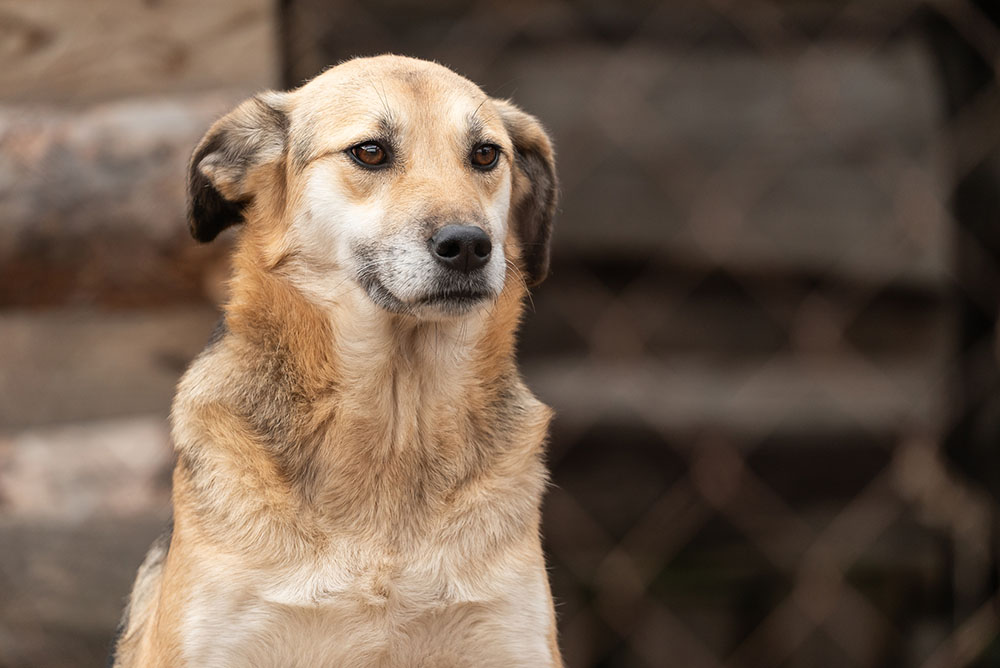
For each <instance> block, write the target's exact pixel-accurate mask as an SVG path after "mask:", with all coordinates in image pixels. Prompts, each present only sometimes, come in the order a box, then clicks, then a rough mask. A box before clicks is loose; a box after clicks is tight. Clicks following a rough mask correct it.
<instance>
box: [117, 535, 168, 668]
mask: <svg viewBox="0 0 1000 668" xmlns="http://www.w3.org/2000/svg"><path fill="white" fill-rule="evenodd" d="M173 535H174V521H173V520H170V522H169V523H168V524H167V528H166V529H164V530H163V533H161V534H160V535H159V536H157V537H156V540H154V541H153V544H152V545H151V546H150V548H149V550H148V551H147V552H146V557H145V558H144V565H147V566H150V567H154V566H159V565H161V564H162V563H163V562H164V560H165V559H166V558H167V553H168V552H170V540H171V538H173ZM154 553H155V555H156V557H155V559H154V560H153V561H151V562H149V564H145V559H148V558H149V555H151V554H154ZM129 598H130V599H131V593H130V594H129ZM130 608H131V606H130V604H129V603H126V604H125V610H123V611H122V617H121V619H120V620H119V622H118V626H117V627H115V634H114V636H113V637H112V638H111V651H110V652H109V653H108V661H107V664H106V666H107V668H114V665H115V661H116V660H117V659H118V645H119V643H121V640H122V637H123V636H124V635H125V631H126V630H128V623H129V613H130V612H131V609H130Z"/></svg>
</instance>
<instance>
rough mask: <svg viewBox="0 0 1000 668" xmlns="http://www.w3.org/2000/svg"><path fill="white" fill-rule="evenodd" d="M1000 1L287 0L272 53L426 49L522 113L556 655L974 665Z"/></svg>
mask: <svg viewBox="0 0 1000 668" xmlns="http://www.w3.org/2000/svg"><path fill="white" fill-rule="evenodd" d="M998 19H1000V10H997V9H996V8H995V7H994V6H993V5H992V4H989V3H987V2H982V3H976V2H972V1H971V0H969V1H966V0H955V1H949V0H943V1H941V2H915V1H911V0H895V1H887V2H870V1H869V2H864V1H862V2H834V1H818V2H804V1H803V2H795V1H787V2H732V1H730V2H727V1H724V0H712V1H708V2H699V3H683V2H682V3H677V2H665V1H663V0H660V1H659V2H657V1H644V2H626V3H615V4H611V3H592V2H582V1H576V0H567V1H565V2H553V1H545V2H540V3H521V2H514V3H500V2H490V1H484V2H476V3H471V4H466V3H452V2H444V1H439V2H432V3H429V4H424V5H420V6H419V7H418V6H416V5H410V4H404V3H398V2H391V1H388V0H380V1H378V2H364V3H361V2H336V3H325V2H318V1H317V0H289V1H288V2H286V3H284V4H283V6H282V32H283V35H282V41H283V45H284V61H285V62H284V74H285V79H286V83H287V84H289V85H294V84H296V83H298V82H300V81H302V80H304V79H306V78H308V77H310V76H312V75H313V74H315V73H316V72H318V71H320V70H321V69H322V68H323V67H325V66H326V65H328V64H330V63H335V62H337V61H338V60H341V59H344V58H347V57H350V56H353V55H370V54H374V53H379V52H384V51H394V52H400V53H406V54H410V55H415V56H419V57H424V58H432V59H436V60H439V61H440V62H443V63H444V64H446V65H449V66H451V67H452V68H454V69H456V70H457V71H459V72H460V73H462V74H465V75H466V76H468V77H470V78H471V79H473V80H475V81H477V82H479V83H481V84H483V86H484V89H485V90H486V91H487V92H488V93H489V94H491V95H494V96H500V97H512V98H513V99H514V100H515V101H516V102H517V103H519V104H520V105H522V106H523V107H524V108H526V109H527V110H529V111H531V112H532V113H535V114H537V115H538V116H539V117H540V118H541V119H542V120H543V121H544V122H545V123H546V124H547V126H548V127H549V129H550V130H551V131H552V134H553V135H554V138H555V140H556V144H557V148H558V152H559V165H560V173H561V177H562V208H561V212H560V216H559V219H558V221H557V235H556V238H557V240H556V248H555V259H554V262H553V267H554V269H553V275H552V277H551V279H550V280H549V281H548V282H547V283H546V284H545V285H544V286H542V288H540V289H539V290H538V292H537V294H535V295H534V298H533V304H532V306H533V309H532V312H531V313H530V315H529V317H528V320H527V323H526V327H525V332H524V334H523V339H522V345H521V348H522V364H523V366H524V370H525V374H526V376H527V377H528V380H529V384H530V385H531V386H532V387H533V388H534V389H535V390H536V391H537V392H538V394H539V395H540V396H541V397H542V398H543V399H544V400H545V401H547V402H548V403H550V404H551V405H553V406H554V407H555V408H556V410H557V416H558V417H557V419H556V422H555V425H554V432H553V435H552V442H551V455H550V465H551V468H552V471H553V487H552V489H551V491H550V493H549V495H548V497H547V502H546V508H545V527H544V531H545V537H546V541H547V543H546V546H547V550H548V553H549V556H550V562H551V567H552V579H553V585H554V590H555V594H556V597H557V599H558V601H559V609H558V610H559V621H560V628H561V641H562V645H563V647H564V651H565V654H566V657H567V662H568V664H569V665H570V666H580V667H582V666H595V667H596V666H602V667H611V666H615V667H618V666H649V667H666V666H684V667H685V668H720V667H722V666H731V667H747V668H764V667H769V666H775V667H777V666H787V667H793V666H803V667H805V666H809V667H811V668H815V667H826V666H829V667H831V668H833V667H836V668H841V667H846V666H858V667H862V666H865V667H868V666H871V667H874V666H892V667H910V666H912V667H921V668H938V667H940V668H943V667H945V666H949V667H950V666H982V667H986V666H995V665H1000V640H998V618H997V616H998V608H997V586H998V578H997V568H996V567H997V550H996V525H997V510H998V506H997V496H996V495H997V493H998V491H1000V484H998V483H1000V468H998V464H1000V461H998V460H1000V454H998V451H997V447H996V446H997V445H998V443H1000V441H998V437H1000V410H998V409H1000V403H998V398H1000V383H998V373H997V355H998V340H997V332H996V327H995V325H996V316H997V307H998V305H1000V265H998V260H1000V257H998V251H1000V227H998V225H997V222H998V220H1000V217H998V214H1000V156H998V145H1000V90H998V88H997V77H996V68H997V66H998V64H1000V29H998V22H997V21H998Z"/></svg>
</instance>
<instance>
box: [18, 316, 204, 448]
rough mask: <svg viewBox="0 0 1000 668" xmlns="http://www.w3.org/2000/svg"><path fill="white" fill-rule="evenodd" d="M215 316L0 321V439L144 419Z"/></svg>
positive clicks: (164, 406)
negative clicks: (28, 431) (68, 425)
mask: <svg viewBox="0 0 1000 668" xmlns="http://www.w3.org/2000/svg"><path fill="white" fill-rule="evenodd" d="M217 318H218V316H217V314H216V312H215V310H214V309H212V308H210V307H206V306H201V307H187V308H173V309H159V310H155V311H149V310H140V311H118V312H110V313H102V312H99V311H91V310H84V309H74V310H63V311H53V312H26V311H13V312H11V311H7V312H5V313H2V314H0V341H3V350H2V351H0V359H2V362H0V367H2V368H3V373H0V432H11V431H13V430H16V429H20V428H23V427H25V426H28V425H40V424H50V423H65V422H73V421H79V420H91V419H98V418H110V417H116V416H128V415H135V414H144V413H157V414H160V415H163V416H165V415H166V414H167V411H168V410H169V409H170V402H171V400H172V397H173V393H174V385H175V384H176V382H177V379H178V377H179V376H180V374H181V373H182V372H183V371H184V369H185V367H186V366H187V364H188V363H189V361H190V360H191V359H192V358H193V357H194V356H195V355H196V354H197V353H198V352H199V351H200V350H201V349H202V348H203V347H204V346H205V344H206V342H207V341H208V337H209V334H210V332H211V331H212V328H213V327H214V324H215V322H216V320H217Z"/></svg>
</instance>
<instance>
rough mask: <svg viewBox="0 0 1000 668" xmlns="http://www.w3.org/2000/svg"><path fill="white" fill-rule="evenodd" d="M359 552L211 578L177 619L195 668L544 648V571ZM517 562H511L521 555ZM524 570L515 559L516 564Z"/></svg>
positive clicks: (530, 654) (505, 654)
mask: <svg viewBox="0 0 1000 668" xmlns="http://www.w3.org/2000/svg"><path fill="white" fill-rule="evenodd" d="M365 552H366V551H365V550H363V549H358V548H356V547H355V548H353V549H350V550H337V551H335V552H334V553H333V554H331V557H333V558H332V559H329V560H327V559H324V560H323V561H321V562H317V563H312V564H308V565H307V564H300V565H298V566H297V567H294V568H290V569H289V568H286V569H283V570H280V571H279V570H276V569H275V570H270V571H260V570H258V571H256V572H250V571H248V572H245V573H244V574H243V576H242V577H240V578H238V579H237V580H236V581H235V586H234V580H233V579H232V578H231V576H230V577H225V576H224V575H222V574H220V577H219V578H218V579H217V580H215V578H212V580H215V581H214V582H210V581H207V582H205V583H203V586H201V587H200V588H199V589H198V591H197V594H196V595H195V597H194V599H193V600H192V601H191V606H190V608H189V611H188V614H187V615H186V619H185V624H184V626H185V634H184V635H185V638H186V641H185V645H186V647H185V654H186V655H187V658H188V660H189V662H190V663H191V665H199V666H206V667H211V666H233V665H253V666H261V667H266V666H275V667H277V666H281V667H283V668H286V667H287V668H293V667H295V666H302V667H303V668H304V667H306V666H309V667H315V666H341V665H344V666H346V665H350V666H358V667H364V666H370V667H372V668H375V667H382V666H386V667H388V666H399V667H405V666H414V667H416V666H440V667H442V668H444V667H447V666H456V667H457V666H469V665H476V666H492V665H496V666H505V667H508V666H512V665H514V666H519V665H524V666H529V665H530V666H538V665H546V663H547V656H548V647H547V644H546V641H545V635H544V633H543V629H544V628H545V627H546V623H547V607H546V604H547V601H546V595H547V592H546V588H545V584H544V580H543V579H542V578H543V577H544V575H543V574H542V573H540V572H539V570H538V569H536V568H527V567H519V566H518V565H517V563H518V561H521V560H516V559H512V560H510V561H506V560H501V563H498V564H496V566H495V567H494V568H490V569H486V570H482V569H480V570H481V572H480V573H479V574H478V575H477V576H476V577H470V576H468V574H466V573H463V569H462V568H461V565H460V564H458V563H457V561H456V560H455V559H453V558H451V557H450V556H449V555H447V554H438V555H437V557H438V558H437V560H436V561H434V560H433V559H429V558H428V557H429V556H430V555H427V554H420V555H413V557H414V558H411V559H408V560H402V559H391V558H387V557H385V556H384V555H383V556H381V557H378V558H373V555H371V554H366V553H365ZM521 563H523V561H521ZM525 566H527V565H526V564H525Z"/></svg>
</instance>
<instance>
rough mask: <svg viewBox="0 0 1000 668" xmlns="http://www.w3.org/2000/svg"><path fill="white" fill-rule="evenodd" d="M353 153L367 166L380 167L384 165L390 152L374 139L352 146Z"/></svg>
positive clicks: (355, 157) (358, 160) (356, 159)
mask: <svg viewBox="0 0 1000 668" xmlns="http://www.w3.org/2000/svg"><path fill="white" fill-rule="evenodd" d="M350 152H351V155H352V156H353V157H354V160H355V161H357V162H358V163H360V164H361V165H364V166H365V167H379V166H380V165H384V164H385V161H386V159H387V158H388V157H389V154H388V153H387V152H386V150H385V149H384V148H382V146H381V145H379V144H378V143H376V142H373V141H366V142H365V143H363V144H358V145H357V146H353V147H351V150H350Z"/></svg>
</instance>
